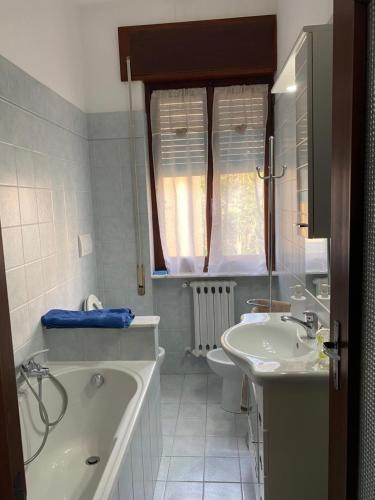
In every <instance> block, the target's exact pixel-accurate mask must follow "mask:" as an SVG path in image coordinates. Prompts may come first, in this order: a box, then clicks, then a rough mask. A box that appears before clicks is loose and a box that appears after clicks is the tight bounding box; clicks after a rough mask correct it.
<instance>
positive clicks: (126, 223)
mask: <svg viewBox="0 0 375 500" xmlns="http://www.w3.org/2000/svg"><path fill="white" fill-rule="evenodd" d="M134 118H135V125H136V126H135V130H136V153H137V154H136V165H137V171H138V178H139V201H140V211H141V237H142V242H143V252H144V256H145V258H144V262H145V266H146V267H145V276H146V284H145V289H146V294H145V295H144V296H139V295H138V293H137V286H136V263H137V259H136V247H135V231H134V212H133V189H132V178H131V163H130V145H129V116H128V113H126V112H123V113H121V112H120V113H99V114H89V115H88V123H89V137H90V160H91V168H92V189H93V200H94V214H95V225H96V228H97V232H96V235H97V239H96V245H97V255H98V273H99V284H98V288H99V294H100V295H99V297H100V298H101V300H102V301H103V302H104V304H105V305H106V306H111V307H121V306H124V305H126V306H129V307H131V308H132V309H133V311H134V312H135V313H136V314H138V315H148V314H152V309H153V305H152V285H151V279H150V265H149V260H150V259H149V255H150V250H149V227H148V215H147V213H148V210H147V188H146V156H145V151H146V148H145V122H144V113H143V112H135V113H134Z"/></svg>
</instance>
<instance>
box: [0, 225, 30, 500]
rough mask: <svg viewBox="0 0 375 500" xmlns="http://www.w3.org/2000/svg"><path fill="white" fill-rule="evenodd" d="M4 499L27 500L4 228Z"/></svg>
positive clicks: (0, 385) (0, 258)
mask: <svg viewBox="0 0 375 500" xmlns="http://www.w3.org/2000/svg"><path fill="white" fill-rule="evenodd" d="M0 498H1V499H2V500H24V499H25V498H26V482H25V472H24V465H23V454H22V442H21V429H20V422H19V414H18V401H17V387H16V378H15V368H14V358H13V346H12V335H11V328H10V317H9V306H8V294H7V287H6V277H5V265H4V252H3V242H2V238H1V228H0Z"/></svg>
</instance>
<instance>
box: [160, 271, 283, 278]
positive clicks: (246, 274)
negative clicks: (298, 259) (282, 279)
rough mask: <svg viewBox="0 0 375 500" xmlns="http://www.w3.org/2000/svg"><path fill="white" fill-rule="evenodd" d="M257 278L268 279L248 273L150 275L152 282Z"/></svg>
mask: <svg viewBox="0 0 375 500" xmlns="http://www.w3.org/2000/svg"><path fill="white" fill-rule="evenodd" d="M279 274H280V273H279V271H273V273H272V276H278V275H279ZM236 277H239V278H257V277H268V273H259V274H248V273H232V274H228V273H226V274H209V273H202V274H163V275H154V274H152V275H151V279H152V280H165V279H167V280H173V279H204V278H206V279H212V278H215V279H216V278H236Z"/></svg>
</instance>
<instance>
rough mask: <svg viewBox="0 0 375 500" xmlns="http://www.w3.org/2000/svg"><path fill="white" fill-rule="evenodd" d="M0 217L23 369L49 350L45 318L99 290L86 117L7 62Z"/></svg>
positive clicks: (1, 96) (0, 119)
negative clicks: (85, 247)
mask: <svg viewBox="0 0 375 500" xmlns="http://www.w3.org/2000/svg"><path fill="white" fill-rule="evenodd" d="M0 217H1V223H2V235H3V244H4V252H5V265H6V274H7V285H8V296H9V307H10V315H11V325H12V337H13V346H14V349H15V351H16V353H15V354H16V363H19V362H20V361H21V360H22V357H23V356H24V355H26V354H27V353H28V352H30V351H31V350H36V349H37V348H40V347H41V346H42V334H41V327H40V316H41V315H42V314H43V313H44V312H46V310H48V309H50V308H52V307H66V308H79V307H80V305H81V302H82V299H83V298H84V297H85V296H87V294H88V293H90V292H93V291H96V262H95V253H94V254H92V255H90V256H87V257H84V258H81V259H80V258H79V257H78V241H77V236H78V234H79V233H91V234H92V237H93V238H94V226H93V215H92V200H91V180H90V165H89V154H88V141H87V120H86V116H85V114H84V113H82V112H81V111H80V110H78V109H77V108H75V107H74V106H73V105H71V104H69V103H68V102H67V101H65V100H64V99H62V98H61V97H59V96H58V95H57V94H55V93H54V92H52V91H51V90H49V89H48V88H46V87H45V86H43V85H42V84H40V83H39V82H37V81H36V80H34V79H33V78H31V77H30V76H28V75H27V74H26V73H24V72H23V71H21V70H20V69H19V68H17V67H16V66H14V65H13V64H11V63H10V62H9V61H7V60H6V59H4V58H2V57H0Z"/></svg>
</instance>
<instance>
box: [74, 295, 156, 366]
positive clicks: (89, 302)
mask: <svg viewBox="0 0 375 500" xmlns="http://www.w3.org/2000/svg"><path fill="white" fill-rule="evenodd" d="M95 309H103V304H102V303H101V302H100V300H99V299H98V297H97V296H96V295H94V294H91V295H89V296H88V297H87V299H86V300H85V301H84V302H83V310H84V311H94V310H95ZM164 360H165V349H164V348H163V347H159V350H158V359H157V362H158V365H159V368H161V365H162V364H163V363H164Z"/></svg>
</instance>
